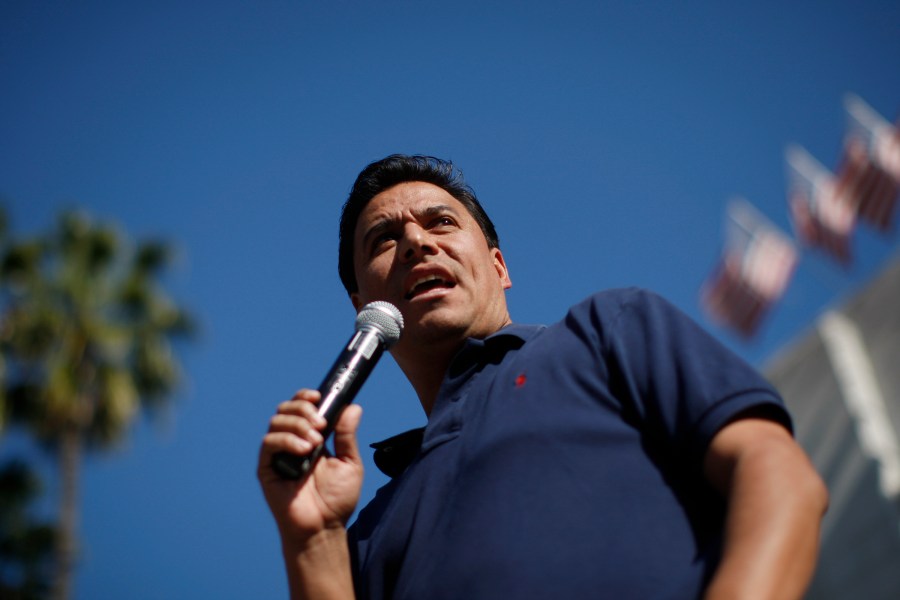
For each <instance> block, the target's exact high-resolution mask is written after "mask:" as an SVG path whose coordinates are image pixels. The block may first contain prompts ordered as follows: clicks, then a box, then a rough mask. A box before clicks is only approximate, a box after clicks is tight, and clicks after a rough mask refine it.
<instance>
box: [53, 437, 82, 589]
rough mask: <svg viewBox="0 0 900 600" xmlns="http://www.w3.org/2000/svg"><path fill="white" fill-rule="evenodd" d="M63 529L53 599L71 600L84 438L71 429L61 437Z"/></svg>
mask: <svg viewBox="0 0 900 600" xmlns="http://www.w3.org/2000/svg"><path fill="white" fill-rule="evenodd" d="M58 452H59V456H58V464H59V477H60V498H59V529H58V533H57V535H58V537H57V542H56V565H55V573H54V581H53V595H52V597H53V599H54V600H68V599H69V598H70V597H71V595H72V580H73V575H74V572H75V560H76V555H77V539H78V538H77V536H78V484H79V481H80V477H81V453H82V447H81V435H80V432H79V430H78V428H77V427H69V428H67V429H66V431H65V432H63V433H62V435H61V436H60V438H59V449H58Z"/></svg>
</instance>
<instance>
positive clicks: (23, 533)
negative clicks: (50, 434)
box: [0, 459, 56, 600]
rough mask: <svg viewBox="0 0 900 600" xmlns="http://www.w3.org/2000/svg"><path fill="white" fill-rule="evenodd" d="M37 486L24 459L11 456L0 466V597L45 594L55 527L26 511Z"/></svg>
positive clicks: (36, 598) (16, 599)
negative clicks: (11, 458)
mask: <svg viewBox="0 0 900 600" xmlns="http://www.w3.org/2000/svg"><path fill="white" fill-rule="evenodd" d="M40 487H41V482H40V480H39V479H38V477H37V475H36V474H35V473H34V471H33V470H32V469H31V468H30V467H29V466H28V465H27V464H26V463H25V462H24V461H23V460H20V459H13V460H10V461H8V462H7V463H5V464H4V465H3V466H2V467H0V598H6V599H9V600H41V599H42V598H46V597H47V592H48V591H49V590H48V588H49V585H48V582H49V581H50V576H49V573H50V569H51V568H52V556H53V544H54V540H55V538H56V530H55V528H54V526H53V525H52V524H50V523H47V522H45V521H39V520H36V519H35V518H34V517H33V516H32V515H31V514H29V510H28V509H29V505H30V504H32V503H33V502H34V500H35V499H36V497H37V495H38V494H39V493H40Z"/></svg>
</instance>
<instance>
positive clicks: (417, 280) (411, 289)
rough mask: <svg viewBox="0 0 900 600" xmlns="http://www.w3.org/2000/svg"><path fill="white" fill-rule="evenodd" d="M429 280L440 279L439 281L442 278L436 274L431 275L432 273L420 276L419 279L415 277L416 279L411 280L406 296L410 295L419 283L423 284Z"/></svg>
mask: <svg viewBox="0 0 900 600" xmlns="http://www.w3.org/2000/svg"><path fill="white" fill-rule="evenodd" d="M430 281H441V282H443V281H444V280H443V278H441V277H438V276H437V275H433V274H432V275H425V276H424V277H421V278H419V279H416V280H415V281H414V282H413V284H412V286H410V288H409V292H407V297H408V296H411V295H412V294H413V293H414V292H415V291H416V288H417V287H419V286H420V285H422V284H424V283H428V282H430Z"/></svg>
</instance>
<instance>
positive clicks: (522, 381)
mask: <svg viewBox="0 0 900 600" xmlns="http://www.w3.org/2000/svg"><path fill="white" fill-rule="evenodd" d="M525 379H526V377H525V373H521V374H520V375H519V376H518V377H516V387H517V388H520V387H522V386H523V385H525Z"/></svg>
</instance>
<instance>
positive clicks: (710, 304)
mask: <svg viewBox="0 0 900 600" xmlns="http://www.w3.org/2000/svg"><path fill="white" fill-rule="evenodd" d="M844 109H845V111H846V116H847V125H846V131H845V134H844V140H843V149H842V156H841V158H840V160H839V162H838V167H837V170H836V172H834V173H832V172H831V171H829V170H828V169H827V168H826V167H825V166H824V165H822V164H821V163H820V162H819V161H817V160H816V159H815V158H814V157H813V156H812V155H811V154H810V153H809V152H807V151H806V150H805V149H804V148H802V147H801V146H799V145H791V146H789V147H788V148H787V149H786V151H785V163H786V169H787V194H786V195H787V203H788V211H789V215H790V220H791V225H792V227H793V230H794V236H795V238H796V241H795V240H794V239H792V237H791V236H790V235H789V234H787V233H786V232H784V231H782V230H781V229H779V228H778V227H777V226H776V225H775V224H774V223H772V222H771V221H769V220H768V219H767V218H766V217H765V216H764V215H762V214H761V213H760V212H759V211H758V210H756V209H755V208H754V207H753V205H751V204H750V203H749V202H748V201H747V200H746V199H743V198H736V199H733V200H731V201H730V202H729V203H728V205H727V207H726V220H725V231H724V240H725V241H724V244H723V249H722V253H721V256H720V258H719V260H718V262H717V263H716V266H715V267H714V269H713V271H712V272H711V273H710V275H709V276H708V277H707V279H706V281H705V282H704V283H703V286H702V288H701V290H700V301H701V305H702V306H703V308H704V309H705V311H706V312H707V314H708V315H709V316H710V317H711V318H712V319H713V320H714V321H716V322H718V323H720V324H721V325H723V326H724V327H727V328H729V329H732V330H734V331H735V332H736V333H738V334H739V335H740V336H741V337H743V338H745V339H746V338H751V337H752V336H753V335H754V334H755V333H756V332H757V331H758V329H759V327H760V324H761V323H762V321H763V320H764V317H765V315H766V314H767V313H768V312H769V310H770V309H771V308H772V306H773V305H774V304H775V303H776V302H777V301H778V300H779V299H780V298H781V297H782V295H784V292H785V290H786V289H787V287H788V285H789V284H790V281H791V278H792V276H793V274H794V270H795V268H796V266H797V263H798V261H799V257H800V250H801V248H809V249H811V250H814V251H818V252H821V253H823V254H825V255H826V256H828V257H829V258H831V259H832V260H834V261H835V262H837V263H838V264H840V265H842V266H845V267H846V266H848V265H849V264H850V263H851V261H852V253H851V241H852V238H853V233H854V230H855V227H856V224H857V223H858V222H862V223H864V224H865V225H867V226H870V227H872V228H873V229H875V230H876V231H879V232H881V233H888V232H891V231H893V228H894V219H895V216H896V212H897V204H898V199H900V198H898V197H900V121H898V123H897V124H891V123H889V122H888V121H887V120H885V119H884V118H883V117H882V116H881V115H879V114H878V113H877V112H876V111H875V110H873V109H872V108H871V107H870V106H869V105H868V104H866V103H865V102H864V101H863V100H862V99H860V98H859V97H857V96H855V95H853V94H848V95H847V96H846V97H845V98H844Z"/></svg>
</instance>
